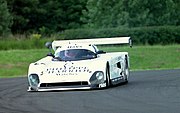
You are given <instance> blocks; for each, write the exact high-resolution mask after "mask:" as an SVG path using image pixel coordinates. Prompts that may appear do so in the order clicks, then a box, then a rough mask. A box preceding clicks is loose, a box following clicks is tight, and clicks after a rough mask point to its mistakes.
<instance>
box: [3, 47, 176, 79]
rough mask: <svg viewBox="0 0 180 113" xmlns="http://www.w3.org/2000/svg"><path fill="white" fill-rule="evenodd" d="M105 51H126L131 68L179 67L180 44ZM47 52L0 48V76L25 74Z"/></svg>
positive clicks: (45, 50)
mask: <svg viewBox="0 0 180 113" xmlns="http://www.w3.org/2000/svg"><path fill="white" fill-rule="evenodd" d="M99 48H100V49H102V50H104V51H107V52H115V51H128V52H129V56H130V65H131V70H157V69H158V70H160V69H180V62H179V61H180V45H166V46H161V45H156V46H134V47H133V48H129V47H124V46H108V47H107V46H101V47H99ZM48 52H49V50H47V49H33V50H1V51H0V78H8V77H18V76H24V75H26V74H27V71H28V65H29V64H30V63H31V62H35V61H37V60H39V59H40V58H42V57H45V56H46V54H47V53H48Z"/></svg>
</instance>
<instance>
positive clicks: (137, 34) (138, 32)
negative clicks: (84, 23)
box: [60, 26, 180, 45]
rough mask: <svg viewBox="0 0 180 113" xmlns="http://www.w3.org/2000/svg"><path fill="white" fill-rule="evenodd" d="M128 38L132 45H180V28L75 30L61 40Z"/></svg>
mask: <svg viewBox="0 0 180 113" xmlns="http://www.w3.org/2000/svg"><path fill="white" fill-rule="evenodd" d="M123 36H130V37H131V38H132V40H133V43H134V44H150V45H154V44H173V43H180V26H159V27H158V26H154V27H134V28H108V29H107V28H106V29H75V30H66V31H65V32H63V33H62V34H61V35H60V38H61V39H76V38H103V37H123Z"/></svg>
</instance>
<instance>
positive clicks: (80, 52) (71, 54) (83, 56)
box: [55, 49, 97, 61]
mask: <svg viewBox="0 0 180 113" xmlns="http://www.w3.org/2000/svg"><path fill="white" fill-rule="evenodd" d="M96 57H97V55H96V54H95V53H94V52H92V51H90V50H86V49H68V50H63V51H60V52H58V53H56V55H55V58H58V59H60V60H62V61H76V60H87V59H94V58H96Z"/></svg>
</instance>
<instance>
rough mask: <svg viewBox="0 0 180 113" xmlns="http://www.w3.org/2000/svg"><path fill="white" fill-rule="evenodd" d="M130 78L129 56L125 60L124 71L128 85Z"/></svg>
mask: <svg viewBox="0 0 180 113" xmlns="http://www.w3.org/2000/svg"><path fill="white" fill-rule="evenodd" d="M128 77H129V66H128V59H127V56H126V58H125V69H124V82H125V83H128Z"/></svg>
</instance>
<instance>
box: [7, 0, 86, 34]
mask: <svg viewBox="0 0 180 113" xmlns="http://www.w3.org/2000/svg"><path fill="white" fill-rule="evenodd" d="M7 1H8V5H9V8H10V11H11V14H12V15H13V25H12V27H11V29H12V32H13V33H24V32H41V33H51V32H55V31H61V30H64V29H69V28H78V27H80V25H81V24H82V22H81V21H80V17H81V16H82V13H81V12H82V9H84V8H85V3H86V0H7Z"/></svg>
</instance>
